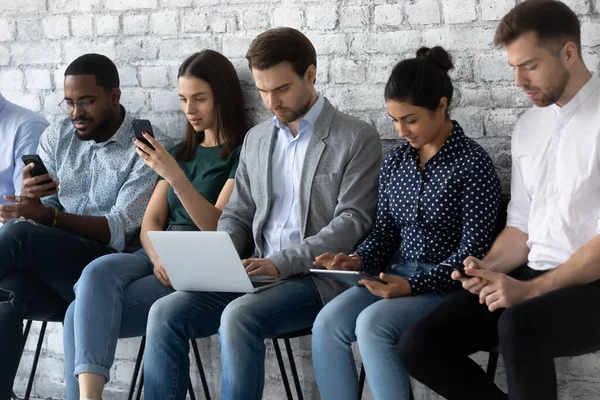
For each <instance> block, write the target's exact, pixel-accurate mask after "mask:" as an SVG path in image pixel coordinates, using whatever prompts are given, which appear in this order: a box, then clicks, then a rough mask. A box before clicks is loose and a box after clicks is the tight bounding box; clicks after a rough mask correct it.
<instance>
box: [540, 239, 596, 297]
mask: <svg viewBox="0 0 600 400" xmlns="http://www.w3.org/2000/svg"><path fill="white" fill-rule="evenodd" d="M598 279H600V235H598V236H596V237H594V238H593V239H592V240H590V241H589V242H587V243H586V244H585V245H584V246H582V247H581V248H580V249H579V250H577V251H576V252H575V253H574V254H573V255H572V256H571V257H570V258H569V259H568V260H567V261H566V262H564V263H563V264H561V265H559V266H558V267H556V268H555V269H554V270H552V271H550V272H547V273H545V274H544V275H541V276H539V277H538V278H536V279H534V280H533V281H531V284H532V287H533V293H534V295H535V296H539V295H541V294H544V293H548V292H551V291H553V290H557V289H561V288H565V287H569V286H576V285H584V284H586V283H590V282H594V281H596V280H598Z"/></svg>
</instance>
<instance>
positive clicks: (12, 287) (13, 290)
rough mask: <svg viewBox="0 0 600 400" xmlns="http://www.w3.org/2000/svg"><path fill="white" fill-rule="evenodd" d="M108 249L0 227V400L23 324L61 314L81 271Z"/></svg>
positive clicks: (59, 233)
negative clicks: (25, 319) (33, 319)
mask: <svg viewBox="0 0 600 400" xmlns="http://www.w3.org/2000/svg"><path fill="white" fill-rule="evenodd" d="M110 252H111V250H110V249H109V248H108V247H106V246H105V245H102V244H100V243H98V242H95V241H92V240H88V239H85V238H83V237H81V236H78V235H74V234H72V233H69V232H66V231H63V230H60V229H56V228H51V227H48V226H45V225H41V224H38V223H36V222H33V221H30V220H24V219H13V220H10V221H8V222H7V223H6V224H4V226H2V228H0V343H1V345H0V360H1V362H0V399H9V398H10V394H11V390H12V386H13V382H14V379H15V375H16V373H17V368H18V366H19V360H20V358H21V347H22V341H23V319H24V318H25V317H27V318H50V317H53V316H56V315H57V314H58V315H60V314H62V313H64V311H65V310H66V308H67V306H68V304H69V303H70V302H71V301H73V299H74V298H75V294H74V292H73V285H74V284H75V282H77V279H78V278H79V275H80V274H81V271H82V270H83V268H84V267H85V266H86V265H87V264H88V263H89V262H91V261H92V260H94V259H96V258H98V257H100V256H103V255H105V254H109V253H110Z"/></svg>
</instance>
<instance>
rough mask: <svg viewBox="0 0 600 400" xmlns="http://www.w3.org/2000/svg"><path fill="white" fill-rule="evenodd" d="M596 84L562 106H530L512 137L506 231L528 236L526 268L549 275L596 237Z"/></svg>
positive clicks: (599, 164)
mask: <svg viewBox="0 0 600 400" xmlns="http://www.w3.org/2000/svg"><path fill="white" fill-rule="evenodd" d="M599 140H600V80H599V79H598V78H597V77H595V76H594V77H592V78H591V79H590V80H589V81H588V82H587V83H586V84H585V86H584V87H583V88H582V89H581V90H580V91H579V92H578V93H577V94H576V95H575V97H573V99H572V100H571V101H570V102H569V103H567V104H566V105H565V106H564V107H559V106H557V105H555V104H554V105H551V106H549V107H544V108H539V107H533V108H532V109H531V110H529V111H527V112H526V113H525V114H524V115H523V116H522V117H521V118H520V119H519V121H518V122H517V124H516V126H515V129H514V134H513V138H512V161H513V163H512V181H511V202H510V205H509V208H508V222H507V225H508V226H512V227H515V228H517V229H519V230H521V231H522V232H524V233H527V234H528V235H529V238H528V241H527V245H528V247H529V249H530V252H529V259H528V265H529V267H530V268H532V269H536V270H549V269H552V268H555V267H557V266H558V265H559V264H561V263H564V262H565V261H566V260H567V259H568V258H569V257H571V255H572V254H573V253H574V252H576V251H577V250H578V249H579V248H580V247H582V246H583V245H585V244H586V243H587V242H589V241H590V240H591V239H592V238H593V237H594V236H596V235H597V234H598V233H600V143H599Z"/></svg>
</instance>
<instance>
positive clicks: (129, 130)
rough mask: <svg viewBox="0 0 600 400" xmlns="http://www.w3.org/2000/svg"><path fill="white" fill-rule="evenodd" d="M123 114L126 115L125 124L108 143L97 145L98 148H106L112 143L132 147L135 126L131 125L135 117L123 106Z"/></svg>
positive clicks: (122, 124) (123, 123)
mask: <svg viewBox="0 0 600 400" xmlns="http://www.w3.org/2000/svg"><path fill="white" fill-rule="evenodd" d="M121 112H122V113H123V114H124V117H123V122H122V123H121V126H120V127H119V129H117V131H116V132H115V133H114V134H113V135H112V136H111V137H110V139H108V140H107V141H106V142H102V143H95V142H93V143H94V144H96V145H97V146H99V147H101V146H105V145H106V144H107V143H110V142H117V143H119V144H120V145H121V146H123V147H124V148H127V147H129V146H131V143H132V139H133V137H134V134H133V125H132V124H131V122H132V120H133V117H132V116H131V114H130V113H128V112H127V111H126V110H125V108H124V107H123V106H121Z"/></svg>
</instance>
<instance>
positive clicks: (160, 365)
mask: <svg viewBox="0 0 600 400" xmlns="http://www.w3.org/2000/svg"><path fill="white" fill-rule="evenodd" d="M241 295H242V294H241V293H212V292H182V291H177V292H174V293H171V294H170V295H168V296H166V297H164V298H162V299H160V300H158V301H157V302H156V303H154V305H153V306H152V308H151V309H150V314H149V316H148V327H147V328H146V349H145V351H144V398H145V399H149V400H155V399H156V400H171V399H185V397H186V394H187V389H188V381H189V367H190V360H189V356H188V354H189V351H190V346H189V341H190V340H191V339H195V338H201V337H207V336H212V335H214V334H215V333H217V330H218V329H219V321H220V319H221V314H222V313H223V310H224V309H225V307H226V306H227V304H229V303H230V302H231V301H232V300H233V299H235V298H237V297H239V296H241Z"/></svg>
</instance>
